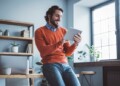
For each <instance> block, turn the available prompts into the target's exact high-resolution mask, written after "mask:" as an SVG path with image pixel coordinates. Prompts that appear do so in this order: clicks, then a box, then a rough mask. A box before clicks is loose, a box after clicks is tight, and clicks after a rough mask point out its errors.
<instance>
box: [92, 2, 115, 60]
mask: <svg viewBox="0 0 120 86" xmlns="http://www.w3.org/2000/svg"><path fill="white" fill-rule="evenodd" d="M92 31H93V44H94V46H95V48H96V49H97V50H98V51H100V57H101V59H117V49H116V34H115V31H116V22H115V2H112V3H109V4H106V5H102V6H100V7H95V8H94V9H92Z"/></svg>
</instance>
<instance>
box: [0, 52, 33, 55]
mask: <svg viewBox="0 0 120 86" xmlns="http://www.w3.org/2000/svg"><path fill="white" fill-rule="evenodd" d="M0 55H6V56H32V55H33V53H13V52H0Z"/></svg>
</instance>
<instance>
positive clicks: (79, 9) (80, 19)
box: [73, 3, 90, 62]
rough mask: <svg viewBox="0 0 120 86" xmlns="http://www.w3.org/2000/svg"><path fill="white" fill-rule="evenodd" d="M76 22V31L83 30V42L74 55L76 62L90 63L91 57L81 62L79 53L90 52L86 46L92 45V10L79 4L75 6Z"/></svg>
mask: <svg viewBox="0 0 120 86" xmlns="http://www.w3.org/2000/svg"><path fill="white" fill-rule="evenodd" d="M73 13H74V16H73V17H74V18H73V19H74V22H73V26H74V28H76V29H80V30H82V34H81V36H82V41H81V43H80V44H79V46H78V47H77V49H76V51H75V53H74V62H81V61H89V56H87V57H86V58H83V59H81V60H78V57H79V55H78V51H80V50H85V51H87V52H88V50H87V48H86V47H85V44H86V43H87V44H89V43H90V10H89V8H87V7H83V6H80V5H79V4H77V3H76V4H74V12H73Z"/></svg>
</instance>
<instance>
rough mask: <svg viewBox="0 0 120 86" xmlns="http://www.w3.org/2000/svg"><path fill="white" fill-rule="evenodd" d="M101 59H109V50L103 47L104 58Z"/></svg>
mask: <svg viewBox="0 0 120 86" xmlns="http://www.w3.org/2000/svg"><path fill="white" fill-rule="evenodd" d="M101 59H109V48H108V46H107V47H102V58H101Z"/></svg>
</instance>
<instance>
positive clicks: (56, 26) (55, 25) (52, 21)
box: [50, 19, 59, 28]
mask: <svg viewBox="0 0 120 86" xmlns="http://www.w3.org/2000/svg"><path fill="white" fill-rule="evenodd" d="M56 21H57V20H56ZM50 23H51V24H52V25H54V27H55V28H58V26H59V25H58V24H56V23H55V20H53V19H50Z"/></svg>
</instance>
